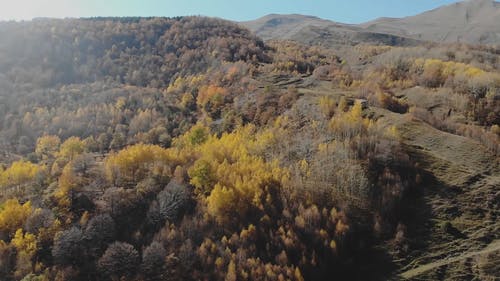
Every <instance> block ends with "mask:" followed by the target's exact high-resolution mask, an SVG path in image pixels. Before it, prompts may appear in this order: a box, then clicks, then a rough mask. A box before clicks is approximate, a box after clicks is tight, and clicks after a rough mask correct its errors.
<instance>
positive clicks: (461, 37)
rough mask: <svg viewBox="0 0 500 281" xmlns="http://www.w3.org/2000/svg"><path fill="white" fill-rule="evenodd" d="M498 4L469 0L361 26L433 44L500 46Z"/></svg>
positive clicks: (499, 11) (484, 0)
mask: <svg viewBox="0 0 500 281" xmlns="http://www.w3.org/2000/svg"><path fill="white" fill-rule="evenodd" d="M499 23H500V3H498V2H496V1H493V0H469V1H463V2H458V3H454V4H451V5H447V6H443V7H440V8H437V9H434V10H431V11H428V12H425V13H422V14H419V15H416V16H411V17H405V18H401V19H394V18H381V19H377V20H375V21H372V22H367V23H364V24H361V25H360V26H361V27H363V28H365V29H366V30H370V31H376V32H382V33H389V34H395V35H399V36H405V37H411V38H415V39H421V40H427V41H436V42H450V43H452V42H466V43H474V44H476V43H477V44H498V43H500V25H499Z"/></svg>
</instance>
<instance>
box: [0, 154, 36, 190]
mask: <svg viewBox="0 0 500 281" xmlns="http://www.w3.org/2000/svg"><path fill="white" fill-rule="evenodd" d="M42 171H43V168H41V167H40V166H38V165H36V164H33V163H31V162H28V161H24V160H20V161H16V162H14V163H12V165H11V166H10V167H9V168H7V169H6V170H5V171H3V172H2V173H1V174H0V186H20V185H22V184H25V183H27V182H30V181H32V180H33V179H34V178H35V177H36V175H37V174H38V173H40V172H42Z"/></svg>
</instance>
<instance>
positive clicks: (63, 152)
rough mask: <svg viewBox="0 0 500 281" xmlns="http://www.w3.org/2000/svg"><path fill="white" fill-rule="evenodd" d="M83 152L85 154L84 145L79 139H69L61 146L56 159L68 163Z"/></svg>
mask: <svg viewBox="0 0 500 281" xmlns="http://www.w3.org/2000/svg"><path fill="white" fill-rule="evenodd" d="M83 152H85V143H84V142H83V141H82V140H81V139H80V138H79V137H71V138H69V139H67V140H66V141H64V142H63V144H61V148H60V149H59V153H58V157H61V158H64V159H67V160H69V161H70V160H73V159H74V158H75V157H76V156H78V155H80V154H82V153H83Z"/></svg>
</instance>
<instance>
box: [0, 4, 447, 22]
mask: <svg viewBox="0 0 500 281" xmlns="http://www.w3.org/2000/svg"><path fill="white" fill-rule="evenodd" d="M453 2H457V1H456V0H346V1H339V0H251V1H238V0H176V1H174V0H0V19H2V20H10V19H16V20H25V19H32V18H33V17H58V18H61V17H91V16H181V15H205V16H214V17H222V18H226V19H231V20H250V19H256V18H258V17H261V16H264V15H266V14H270V13H280V14H290V13H299V14H306V15H314V16H318V17H321V18H326V19H331V20H334V21H339V22H346V23H359V22H364V21H368V20H372V19H375V18H377V17H382V16H389V17H402V16H408V15H414V14H417V13H420V12H423V11H426V10H429V9H433V8H436V7H439V6H441V5H444V4H449V3H453Z"/></svg>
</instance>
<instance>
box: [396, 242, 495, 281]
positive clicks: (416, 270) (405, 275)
mask: <svg viewBox="0 0 500 281" xmlns="http://www.w3.org/2000/svg"><path fill="white" fill-rule="evenodd" d="M496 251H500V240H497V241H495V242H493V243H491V244H490V245H488V247H486V248H484V249H483V250H481V251H475V252H469V253H464V254H462V255H460V256H458V257H450V258H445V259H442V260H439V261H435V262H431V263H428V264H425V265H421V266H419V267H417V268H414V269H410V270H408V271H406V272H403V273H401V277H402V278H404V279H410V278H413V277H416V276H418V275H420V274H422V273H424V272H427V271H429V270H432V269H435V268H438V267H441V266H444V265H448V264H451V263H454V262H458V261H461V260H465V259H467V258H471V257H474V256H478V255H484V254H488V253H492V252H496Z"/></svg>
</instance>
